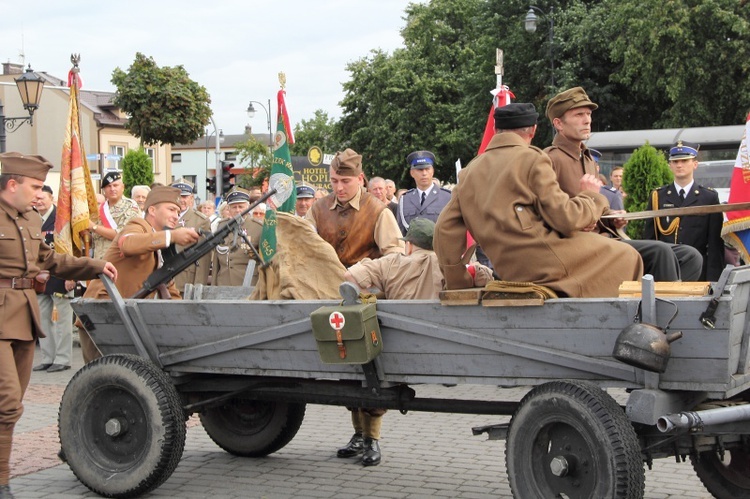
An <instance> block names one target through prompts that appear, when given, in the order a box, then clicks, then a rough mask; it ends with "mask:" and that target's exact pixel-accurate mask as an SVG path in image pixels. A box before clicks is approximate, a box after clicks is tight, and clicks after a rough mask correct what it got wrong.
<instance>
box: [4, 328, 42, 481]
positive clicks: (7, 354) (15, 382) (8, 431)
mask: <svg viewBox="0 0 750 499" xmlns="http://www.w3.org/2000/svg"><path fill="white" fill-rule="evenodd" d="M33 363H34V341H22V340H0V485H7V484H8V480H9V479H10V449H11V445H12V441H13V428H14V427H15V425H16V422H17V421H18V420H19V419H20V418H21V414H23V402H22V401H23V395H24V393H25V392H26V388H27V387H28V386H29V380H30V379H31V367H32V364H33Z"/></svg>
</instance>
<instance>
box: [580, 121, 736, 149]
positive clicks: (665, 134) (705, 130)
mask: <svg viewBox="0 0 750 499" xmlns="http://www.w3.org/2000/svg"><path fill="white" fill-rule="evenodd" d="M744 130H745V125H731V126H707V127H698V128H663V129H660V130H659V129H651V130H627V131H622V132H594V133H592V134H591V138H590V139H589V140H588V141H587V142H586V146H588V147H589V148H594V149H599V150H600V151H601V150H608V151H612V150H622V151H632V150H633V149H637V148H639V147H641V146H642V145H644V144H645V143H646V142H648V143H649V144H651V145H652V146H654V147H656V148H657V149H662V148H668V147H671V146H673V145H674V144H676V143H677V141H678V140H685V141H688V142H697V143H699V144H700V145H701V149H707V148H712V147H713V148H716V147H718V146H726V145H732V146H734V147H737V146H738V145H739V143H740V140H742V133H743V132H744Z"/></svg>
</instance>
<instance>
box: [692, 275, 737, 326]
mask: <svg viewBox="0 0 750 499" xmlns="http://www.w3.org/2000/svg"><path fill="white" fill-rule="evenodd" d="M733 268H734V267H733V266H731V265H727V266H726V267H725V268H724V272H722V273H721V276H719V281H718V282H717V283H716V287H714V288H713V292H714V297H713V298H712V299H711V301H710V302H709V304H708V308H706V311H705V312H703V313H702V314H701V316H700V321H701V324H703V327H704V328H706V329H715V328H716V316H715V315H714V314H715V313H716V309H717V308H718V306H719V298H721V295H722V294H724V288H725V287H726V285H727V281H728V280H729V275H730V274H731V270H732V269H733Z"/></svg>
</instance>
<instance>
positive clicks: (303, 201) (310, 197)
mask: <svg viewBox="0 0 750 499" xmlns="http://www.w3.org/2000/svg"><path fill="white" fill-rule="evenodd" d="M314 202H315V189H314V188H313V187H310V186H309V185H307V184H302V185H298V186H297V204H295V205H294V214H295V215H297V216H298V217H304V216H305V215H307V211H308V210H309V209H310V207H311V206H312V205H313V203H314Z"/></svg>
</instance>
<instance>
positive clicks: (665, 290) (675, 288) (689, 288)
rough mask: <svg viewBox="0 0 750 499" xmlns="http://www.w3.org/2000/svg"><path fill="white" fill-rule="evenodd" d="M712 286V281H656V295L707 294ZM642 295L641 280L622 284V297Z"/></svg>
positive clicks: (620, 295)
mask: <svg viewBox="0 0 750 499" xmlns="http://www.w3.org/2000/svg"><path fill="white" fill-rule="evenodd" d="M710 288H711V283H710V282H664V281H657V282H654V289H655V292H656V296H658V297H660V298H670V297H676V296H707V295H708V291H709V290H710ZM640 296H641V283H640V281H624V282H623V283H622V284H620V289H619V297H620V298H639V297H640Z"/></svg>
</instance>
